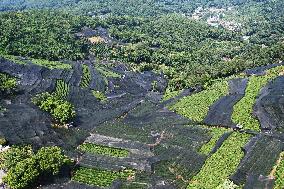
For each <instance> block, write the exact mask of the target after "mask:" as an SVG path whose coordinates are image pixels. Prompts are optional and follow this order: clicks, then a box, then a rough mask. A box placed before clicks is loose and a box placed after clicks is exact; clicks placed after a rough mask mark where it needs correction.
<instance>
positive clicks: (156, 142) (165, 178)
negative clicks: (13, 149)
mask: <svg viewBox="0 0 284 189" xmlns="http://www.w3.org/2000/svg"><path fill="white" fill-rule="evenodd" d="M11 60H13V59H11V58H10V61H8V60H4V59H1V61H2V62H1V64H0V72H1V73H5V77H4V80H3V82H4V81H6V80H7V82H4V83H5V85H2V86H0V87H1V88H3V89H4V88H5V86H8V87H9V82H10V85H13V86H14V84H16V83H17V90H18V91H21V92H20V93H15V96H10V97H5V98H7V99H4V100H2V101H1V107H3V109H7V110H6V111H4V112H3V113H2V114H1V116H0V129H1V131H2V133H1V137H2V136H3V138H4V139H5V141H8V143H9V144H12V145H13V144H27V143H30V144H33V145H34V146H38V147H41V146H49V145H56V146H60V147H61V148H62V149H63V150H64V153H65V154H66V155H68V156H69V157H71V158H72V159H73V160H74V161H75V166H74V167H73V168H72V169H73V170H72V171H71V172H72V174H71V175H69V176H65V177H63V178H61V179H58V180H56V181H55V182H56V184H55V185H49V184H45V185H43V186H41V187H40V188H59V187H62V188H131V189H132V188H178V189H179V188H181V189H182V188H190V189H203V188H204V189H209V188H218V189H222V188H243V187H244V188H264V186H270V188H273V184H274V188H275V189H278V188H279V189H280V188H283V187H284V186H283V182H282V180H283V177H282V175H283V151H284V144H283V141H284V136H283V134H282V131H283V124H282V120H283V119H282V114H281V113H282V110H281V108H282V100H281V99H282V93H283V92H282V91H283V90H279V89H280V88H281V85H283V83H284V78H283V76H281V74H282V73H283V70H284V66H281V65H275V66H274V67H269V68H266V67H263V68H261V69H260V70H261V71H259V70H249V71H246V72H244V73H243V74H240V75H238V76H234V77H230V78H227V79H224V80H217V81H216V82H213V83H212V85H210V86H207V87H205V89H203V90H201V91H193V90H184V91H179V92H176V93H169V92H167V94H166V95H164V94H165V90H166V81H165V80H164V78H163V77H162V76H161V75H156V74H154V73H152V72H144V73H134V72H131V71H128V70H127V68H126V67H125V66H124V65H123V64H118V65H111V66H109V65H107V66H106V65H100V63H98V62H90V61H85V62H72V63H70V64H68V66H67V67H69V66H70V67H71V68H70V69H65V68H63V67H62V68H52V69H50V68H49V67H48V66H46V65H42V64H33V63H32V62H30V63H25V64H21V63H19V62H15V61H14V62H13V61H11ZM66 64H67V63H66ZM11 67H13V69H11ZM15 70H17V71H15ZM5 78H6V80H5ZM13 78H14V79H13ZM16 81H19V82H16ZM157 81H159V82H157ZM3 82H2V83H3ZM153 83H156V85H157V91H153ZM274 89H278V90H274ZM42 94H49V95H50V96H49V97H47V98H45V97H43V96H41V95H42ZM163 95H164V97H163ZM35 97H37V99H35V100H32V99H34V98H35ZM53 99H57V101H56V103H55V104H53V103H51V102H53ZM32 102H33V103H32ZM50 103H51V104H50ZM61 103H63V104H64V103H67V104H69V105H70V107H72V111H73V110H74V114H72V115H73V116H71V117H70V116H69V117H68V119H67V118H64V119H63V118H62V117H56V116H60V115H58V114H56V109H57V108H58V107H61V106H62V105H61ZM35 105H37V106H35ZM57 106H58V107H57ZM267 108H269V110H270V111H267ZM65 110H66V108H65ZM65 115H67V114H65ZM60 118H62V122H60V121H59V119H60ZM39 120H40V121H39ZM267 120H269V122H267ZM27 123H28V124H27ZM55 123H56V124H57V125H60V123H61V124H62V123H64V124H67V125H68V127H67V128H68V129H67V128H66V127H51V125H54V124H55ZM272 123H273V124H272ZM35 125H36V126H35ZM7 128H9V129H7ZM23 131H24V132H23ZM70 180H71V181H70Z"/></svg>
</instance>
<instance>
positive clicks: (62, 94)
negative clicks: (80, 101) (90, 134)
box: [32, 80, 76, 125]
mask: <svg viewBox="0 0 284 189" xmlns="http://www.w3.org/2000/svg"><path fill="white" fill-rule="evenodd" d="M68 94H69V85H68V84H67V83H66V82H65V81H63V80H57V81H56V88H55V91H54V92H53V93H49V92H45V93H41V94H38V95H36V96H35V97H33V98H32V102H33V103H34V104H35V105H37V106H38V107H39V108H40V109H41V110H43V111H46V112H48V113H50V114H51V115H52V117H53V118H54V119H55V120H54V121H55V122H56V123H55V124H60V125H62V124H63V125H64V124H66V123H68V122H70V121H71V120H72V119H73V118H74V117H75V116H76V112H75V107H74V106H73V105H72V104H71V103H70V102H68V101H67V100H66V99H67V96H68Z"/></svg>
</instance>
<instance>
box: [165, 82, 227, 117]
mask: <svg viewBox="0 0 284 189" xmlns="http://www.w3.org/2000/svg"><path fill="white" fill-rule="evenodd" d="M227 93H228V82H227V81H218V82H216V83H214V84H213V85H212V86H210V87H209V88H207V89H205V90H203V91H201V92H199V93H196V94H193V95H191V96H187V97H184V98H182V99H181V100H180V101H179V102H178V103H176V104H175V105H173V106H171V107H169V109H170V110H173V111H175V112H177V113H178V114H181V115H183V116H185V117H187V118H189V119H191V120H193V121H199V122H201V121H203V120H204V118H205V117H206V115H207V112H208V110H209V107H210V106H211V105H212V104H213V103H214V102H215V101H216V100H218V99H219V98H220V97H221V96H224V95H226V94H227Z"/></svg>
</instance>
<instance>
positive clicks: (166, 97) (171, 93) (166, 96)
mask: <svg viewBox="0 0 284 189" xmlns="http://www.w3.org/2000/svg"><path fill="white" fill-rule="evenodd" d="M182 91H183V90H177V91H171V90H169V88H167V89H166V92H165V94H164V95H163V101H167V100H169V99H171V98H174V97H176V96H178V95H179V94H180V93H182Z"/></svg>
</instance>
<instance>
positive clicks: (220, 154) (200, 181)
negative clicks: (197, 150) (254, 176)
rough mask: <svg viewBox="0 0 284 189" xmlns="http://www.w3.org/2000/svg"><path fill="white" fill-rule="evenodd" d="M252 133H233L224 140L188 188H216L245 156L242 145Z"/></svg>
mask: <svg viewBox="0 0 284 189" xmlns="http://www.w3.org/2000/svg"><path fill="white" fill-rule="evenodd" d="M249 138H250V135H248V134H241V133H237V132H235V133H233V134H232V135H231V136H230V137H229V138H228V139H227V140H225V141H224V143H223V144H222V146H221V147H220V148H219V149H218V151H217V152H216V153H214V154H212V156H210V157H209V158H208V159H207V160H206V162H205V164H204V165H203V167H202V168H201V170H200V172H199V173H198V174H197V175H196V176H194V177H193V179H192V180H191V181H190V184H189V186H188V188H192V189H195V188H202V189H203V188H204V189H205V188H216V187H218V186H219V185H223V184H224V182H226V180H227V179H228V178H229V176H230V175H231V174H233V173H234V171H235V170H236V168H237V166H238V164H239V163H240V161H241V159H242V158H243V156H244V152H243V151H242V149H241V148H242V147H243V146H244V145H245V144H246V143H247V142H248V140H249Z"/></svg>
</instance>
